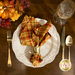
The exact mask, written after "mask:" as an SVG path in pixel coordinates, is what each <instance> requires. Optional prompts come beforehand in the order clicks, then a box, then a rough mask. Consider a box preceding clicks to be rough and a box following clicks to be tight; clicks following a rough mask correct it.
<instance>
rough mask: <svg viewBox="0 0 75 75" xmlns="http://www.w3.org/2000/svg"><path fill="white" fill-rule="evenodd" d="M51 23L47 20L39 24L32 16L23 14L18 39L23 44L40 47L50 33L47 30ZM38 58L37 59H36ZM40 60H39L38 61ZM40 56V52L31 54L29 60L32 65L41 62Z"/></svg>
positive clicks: (48, 37)
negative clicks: (43, 23)
mask: <svg viewBox="0 0 75 75" xmlns="http://www.w3.org/2000/svg"><path fill="white" fill-rule="evenodd" d="M51 26H52V23H51V21H50V20H49V21H48V22H47V23H46V24H45V25H43V26H41V25H40V23H39V22H37V20H36V19H35V18H34V17H31V16H29V17H28V16H27V15H26V16H25V17H24V19H23V21H22V26H21V31H20V40H21V44H22V45H23V46H33V47H37V46H38V47H40V46H42V45H43V44H45V43H46V42H47V41H48V39H50V37H51V35H50V34H49V33H48V30H49V29H50V28H51ZM38 58H39V59H38ZM40 60H41V61H40ZM42 60H43V59H42V56H41V55H40V54H32V55H31V57H30V62H31V63H32V64H33V65H34V66H38V65H39V64H40V63H41V62H42Z"/></svg>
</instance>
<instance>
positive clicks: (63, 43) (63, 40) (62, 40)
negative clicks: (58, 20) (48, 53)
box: [60, 27, 65, 60]
mask: <svg viewBox="0 0 75 75" xmlns="http://www.w3.org/2000/svg"><path fill="white" fill-rule="evenodd" d="M60 42H61V46H62V48H63V49H62V60H63V59H64V48H65V27H63V28H62V33H61V40H60Z"/></svg>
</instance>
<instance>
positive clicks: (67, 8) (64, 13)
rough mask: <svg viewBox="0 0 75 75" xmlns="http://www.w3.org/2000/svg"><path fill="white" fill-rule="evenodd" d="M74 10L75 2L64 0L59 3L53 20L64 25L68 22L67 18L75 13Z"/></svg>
mask: <svg viewBox="0 0 75 75" xmlns="http://www.w3.org/2000/svg"><path fill="white" fill-rule="evenodd" d="M74 11H75V3H74V2H73V1H72V0H64V1H62V2H61V3H60V4H59V5H58V7H57V12H56V13H55V14H54V16H53V20H54V22H55V23H57V24H59V25H63V24H65V23H66V22H67V19H68V18H70V17H71V16H72V15H73V14H74Z"/></svg>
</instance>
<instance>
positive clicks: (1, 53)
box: [0, 0, 75, 75]
mask: <svg viewBox="0 0 75 75" xmlns="http://www.w3.org/2000/svg"><path fill="white" fill-rule="evenodd" d="M29 1H30V3H31V5H30V7H29V8H26V9H25V14H23V15H22V16H21V17H20V18H19V19H18V20H17V21H15V22H12V24H11V25H10V28H9V29H7V28H5V27H4V28H2V27H0V75H75V14H74V15H73V16H72V17H71V18H69V19H68V21H67V23H66V24H65V25H56V24H55V23H54V22H53V15H54V13H55V12H56V8H57V6H58V5H59V4H60V3H61V2H62V1H63V0H29ZM73 1H74V2H75V0H73ZM25 15H28V16H29V15H30V16H34V17H35V18H42V19H46V20H49V19H51V21H52V23H53V24H54V26H55V27H56V29H57V31H58V33H59V35H61V29H62V27H63V26H65V29H66V36H67V35H71V36H72V38H73V45H72V46H71V62H72V68H71V69H70V71H68V72H62V71H61V70H60V69H59V62H60V61H61V51H62V47H61V46H60V51H59V54H58V55H57V56H56V58H55V60H54V61H53V62H52V63H50V64H47V65H46V66H44V67H42V68H36V69H35V68H31V67H27V66H25V65H24V64H22V63H20V62H19V61H18V60H17V59H16V57H15V54H14V52H13V50H12V47H11V58H12V64H13V65H12V67H10V68H9V67H7V56H8V54H7V52H8V50H7V38H6V36H7V34H6V32H7V31H8V30H11V31H12V34H13V32H14V31H15V30H16V28H17V26H18V25H19V24H20V23H21V22H22V20H23V17H24V16H25ZM67 53H68V48H67V47H65V58H67V55H68V54H67Z"/></svg>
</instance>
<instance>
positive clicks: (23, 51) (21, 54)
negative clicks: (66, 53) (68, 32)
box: [12, 18, 60, 68]
mask: <svg viewBox="0 0 75 75" xmlns="http://www.w3.org/2000/svg"><path fill="white" fill-rule="evenodd" d="M35 19H36V20H37V21H38V22H39V23H40V24H41V25H44V24H45V23H46V22H47V21H46V20H44V19H40V18H35ZM20 29H21V24H20V25H19V26H18V27H17V29H16V30H15V31H14V34H13V38H12V49H13V51H14V53H15V56H16V58H17V59H18V60H19V61H20V62H22V63H23V64H25V65H26V66H29V67H33V68H34V66H33V65H32V63H31V62H30V61H29V59H30V55H31V50H32V47H31V46H22V45H21V42H20V38H19V33H20ZM48 32H49V33H50V34H51V38H50V39H49V40H48V41H47V42H46V43H45V44H44V45H43V46H41V47H40V54H41V55H42V57H43V61H42V62H41V63H40V64H39V65H38V66H37V67H43V66H45V65H46V64H48V63H51V62H52V61H53V60H54V59H55V57H56V55H57V54H58V52H59V47H60V36H59V34H58V32H57V30H56V28H55V26H54V25H53V24H52V27H51V28H50V30H49V31H48ZM37 67H36V68H37Z"/></svg>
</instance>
